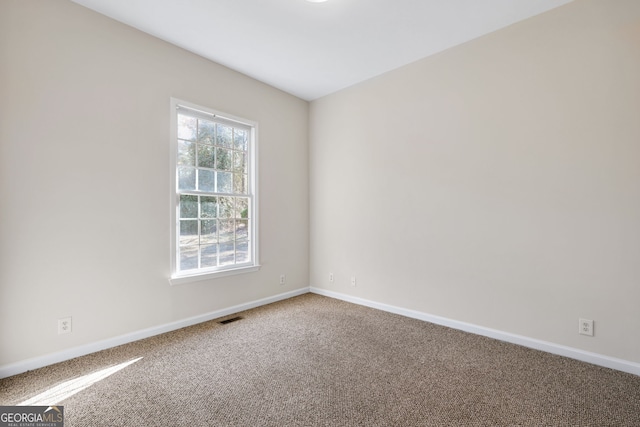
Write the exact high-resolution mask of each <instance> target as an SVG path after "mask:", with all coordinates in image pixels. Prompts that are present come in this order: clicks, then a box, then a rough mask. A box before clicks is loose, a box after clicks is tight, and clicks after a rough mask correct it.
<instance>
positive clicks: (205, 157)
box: [198, 144, 216, 169]
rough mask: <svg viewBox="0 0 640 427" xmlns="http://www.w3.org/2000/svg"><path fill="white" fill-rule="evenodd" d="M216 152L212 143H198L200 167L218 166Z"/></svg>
mask: <svg viewBox="0 0 640 427" xmlns="http://www.w3.org/2000/svg"><path fill="white" fill-rule="evenodd" d="M214 153H215V150H214V148H213V146H212V145H200V144H198V167H201V168H212V169H213V168H214V167H215V166H216V162H215V157H214Z"/></svg>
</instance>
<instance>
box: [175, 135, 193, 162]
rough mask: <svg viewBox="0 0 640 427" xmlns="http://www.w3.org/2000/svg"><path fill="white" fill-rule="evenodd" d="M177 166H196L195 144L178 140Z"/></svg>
mask: <svg viewBox="0 0 640 427" xmlns="http://www.w3.org/2000/svg"><path fill="white" fill-rule="evenodd" d="M178 164H179V165H180V166H195V165H196V144H195V143H193V142H190V141H183V140H178Z"/></svg>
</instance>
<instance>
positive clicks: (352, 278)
mask: <svg viewBox="0 0 640 427" xmlns="http://www.w3.org/2000/svg"><path fill="white" fill-rule="evenodd" d="M351 286H353V287H354V288H355V286H356V276H351Z"/></svg>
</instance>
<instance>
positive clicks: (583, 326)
mask: <svg viewBox="0 0 640 427" xmlns="http://www.w3.org/2000/svg"><path fill="white" fill-rule="evenodd" d="M578 333H580V335H587V336H590V337H592V336H593V320H589V319H578Z"/></svg>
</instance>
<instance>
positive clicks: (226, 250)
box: [218, 242, 236, 265]
mask: <svg viewBox="0 0 640 427" xmlns="http://www.w3.org/2000/svg"><path fill="white" fill-rule="evenodd" d="M234 246H235V245H234V244H233V242H228V243H221V244H220V253H219V254H218V256H219V260H220V265H229V264H234V263H235V262H236V254H235V248H234Z"/></svg>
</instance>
